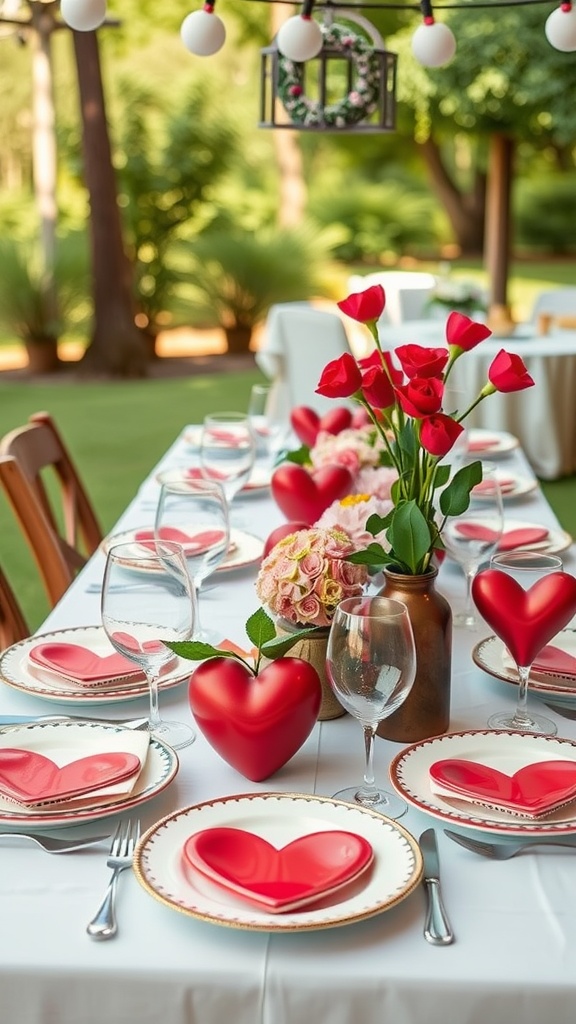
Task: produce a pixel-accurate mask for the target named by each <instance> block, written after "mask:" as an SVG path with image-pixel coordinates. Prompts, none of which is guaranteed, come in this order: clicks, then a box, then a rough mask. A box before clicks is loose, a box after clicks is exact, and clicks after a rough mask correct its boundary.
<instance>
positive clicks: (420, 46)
mask: <svg viewBox="0 0 576 1024" xmlns="http://www.w3.org/2000/svg"><path fill="white" fill-rule="evenodd" d="M412 53H413V54H414V56H415V57H416V60H417V61H419V63H420V64H423V65H424V67H425V68H439V67H440V66H441V65H442V64H447V63H448V61H449V60H452V57H453V56H454V54H455V53H456V40H455V38H454V33H453V32H452V30H451V29H449V28H448V26H447V25H443V24H442V23H441V22H437V21H433V20H429V19H427V18H425V19H424V24H422V25H419V26H418V28H417V29H416V31H415V33H414V35H413V36H412Z"/></svg>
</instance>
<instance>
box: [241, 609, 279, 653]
mask: <svg viewBox="0 0 576 1024" xmlns="http://www.w3.org/2000/svg"><path fill="white" fill-rule="evenodd" d="M246 634H247V636H248V639H249V640H250V642H251V643H252V644H253V646H254V647H257V648H258V651H261V650H262V647H263V646H264V644H265V643H267V642H268V641H270V640H273V639H274V637H275V636H276V630H275V629H274V623H273V621H272V619H271V618H270V616H269V615H267V614H266V612H265V611H264V609H263V608H258V610H257V611H255V612H254V614H253V615H251V616H250V618H249V619H248V621H247V623H246Z"/></svg>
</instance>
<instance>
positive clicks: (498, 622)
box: [472, 569, 576, 667]
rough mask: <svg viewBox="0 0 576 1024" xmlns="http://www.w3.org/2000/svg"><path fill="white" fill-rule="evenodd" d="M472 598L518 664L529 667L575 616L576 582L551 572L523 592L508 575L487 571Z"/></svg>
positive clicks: (476, 582)
mask: <svg viewBox="0 0 576 1024" xmlns="http://www.w3.org/2000/svg"><path fill="white" fill-rule="evenodd" d="M472 597H473V598H474V603H475V605H476V607H477V609H478V611H479V612H480V614H481V616H482V618H483V619H485V620H486V622H487V623H488V625H489V626H491V627H492V629H493V630H494V632H495V633H496V635H497V636H499V637H500V639H501V640H503V641H504V643H505V644H506V647H507V648H508V650H509V651H510V654H511V655H512V657H513V658H514V661H515V662H516V664H517V665H519V666H522V667H528V666H530V665H531V664H532V662H533V661H534V658H535V657H536V655H537V654H538V652H539V651H541V650H542V648H543V647H544V646H545V645H546V644H547V643H548V641H549V640H551V639H552V637H553V636H556V634H557V633H559V632H560V630H561V629H564V626H566V624H567V623H568V622H569V621H570V619H571V618H572V616H573V615H574V614H576V579H575V578H574V576H570V575H569V573H567V572H552V573H549V575H547V576H543V577H542V579H540V580H538V581H537V582H536V583H534V584H533V586H531V587H530V589H529V590H524V589H523V588H522V587H521V586H520V584H519V583H517V582H516V580H515V579H513V578H512V576H509V575H508V574H507V573H505V572H501V571H500V570H498V569H485V570H484V571H483V572H479V573H478V574H477V576H476V577H475V578H474V580H473V581H472Z"/></svg>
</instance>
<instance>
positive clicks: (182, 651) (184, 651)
mask: <svg viewBox="0 0 576 1024" xmlns="http://www.w3.org/2000/svg"><path fill="white" fill-rule="evenodd" d="M162 642H163V643H164V644H165V646H166V647H169V648H170V650H171V651H174V654H177V655H178V657H179V658H186V659H187V660H188V661H206V660H207V658H236V659H238V655H237V654H233V653H232V651H221V650H220V649H219V648H218V647H213V646H212V644H204V643H202V642H201V641H200V640H174V641H170V642H169V641H168V640H163V641H162Z"/></svg>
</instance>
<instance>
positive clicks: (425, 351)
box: [396, 345, 449, 377]
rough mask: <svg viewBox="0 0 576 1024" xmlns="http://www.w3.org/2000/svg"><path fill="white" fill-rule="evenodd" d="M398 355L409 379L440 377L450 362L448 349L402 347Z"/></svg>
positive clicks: (418, 346) (398, 350)
mask: <svg viewBox="0 0 576 1024" xmlns="http://www.w3.org/2000/svg"><path fill="white" fill-rule="evenodd" d="M396 355H397V356H398V359H399V360H400V363H401V364H402V369H403V370H404V373H405V374H406V376H407V377H440V375H441V373H442V370H443V369H444V367H445V366H446V363H447V362H448V355H449V353H448V349H446V348H425V347H424V346H423V345H400V346H399V348H397V349H396Z"/></svg>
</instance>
